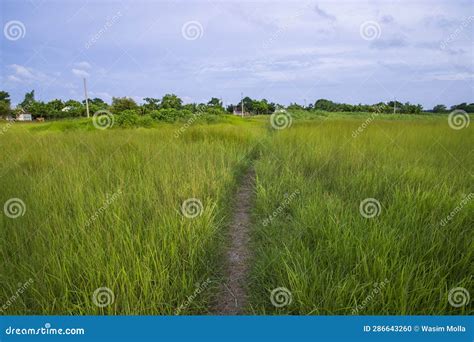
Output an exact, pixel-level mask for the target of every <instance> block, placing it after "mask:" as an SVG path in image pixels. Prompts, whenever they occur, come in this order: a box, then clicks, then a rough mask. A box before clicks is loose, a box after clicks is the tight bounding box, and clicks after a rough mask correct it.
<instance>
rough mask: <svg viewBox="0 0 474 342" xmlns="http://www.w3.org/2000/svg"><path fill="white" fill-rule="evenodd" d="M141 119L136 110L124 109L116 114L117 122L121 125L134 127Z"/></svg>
mask: <svg viewBox="0 0 474 342" xmlns="http://www.w3.org/2000/svg"><path fill="white" fill-rule="evenodd" d="M138 120H139V116H138V114H137V112H136V111H134V110H131V109H129V110H124V111H123V112H120V113H119V114H117V115H116V116H115V123H116V124H117V126H121V127H133V126H136V125H137V123H138Z"/></svg>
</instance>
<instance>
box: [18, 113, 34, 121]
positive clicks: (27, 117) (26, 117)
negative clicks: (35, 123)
mask: <svg viewBox="0 0 474 342" xmlns="http://www.w3.org/2000/svg"><path fill="white" fill-rule="evenodd" d="M32 120H33V117H32V116H31V114H28V113H22V114H19V115H18V116H17V117H16V121H32Z"/></svg>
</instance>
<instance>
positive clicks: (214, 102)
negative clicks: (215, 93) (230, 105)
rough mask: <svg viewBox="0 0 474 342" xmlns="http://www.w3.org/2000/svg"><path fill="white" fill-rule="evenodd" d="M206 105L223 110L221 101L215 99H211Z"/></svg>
mask: <svg viewBox="0 0 474 342" xmlns="http://www.w3.org/2000/svg"><path fill="white" fill-rule="evenodd" d="M207 105H208V106H209V107H214V108H219V109H224V107H223V106H222V101H221V100H220V99H218V98H217V97H213V98H211V100H210V101H209V102H208V103H207Z"/></svg>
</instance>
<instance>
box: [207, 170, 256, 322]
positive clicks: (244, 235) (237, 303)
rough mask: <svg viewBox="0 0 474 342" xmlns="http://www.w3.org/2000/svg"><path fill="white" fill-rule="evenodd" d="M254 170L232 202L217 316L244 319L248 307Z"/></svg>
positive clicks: (244, 180) (244, 178)
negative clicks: (247, 284) (243, 315)
mask: <svg viewBox="0 0 474 342" xmlns="http://www.w3.org/2000/svg"><path fill="white" fill-rule="evenodd" d="M254 184H255V170H254V168H253V166H250V167H249V169H248V170H247V171H246V173H245V174H244V176H243V178H242V181H241V184H240V187H239V188H238V190H237V193H236V194H235V195H234V198H233V203H234V206H233V217H232V220H231V223H230V227H229V238H230V244H229V247H228V248H227V250H226V252H225V256H226V260H225V277H226V278H225V280H224V283H223V284H222V285H221V289H220V292H219V295H218V298H217V304H216V305H215V308H214V310H213V311H214V312H215V313H216V314H218V315H242V314H244V309H245V307H246V305H247V291H246V290H247V288H246V283H247V275H248V270H249V258H250V252H249V246H248V244H249V240H250V224H251V222H250V214H251V211H252V200H253V191H254Z"/></svg>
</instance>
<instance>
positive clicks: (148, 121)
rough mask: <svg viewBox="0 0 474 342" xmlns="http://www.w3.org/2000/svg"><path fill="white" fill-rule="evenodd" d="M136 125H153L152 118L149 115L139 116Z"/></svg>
mask: <svg viewBox="0 0 474 342" xmlns="http://www.w3.org/2000/svg"><path fill="white" fill-rule="evenodd" d="M138 126H141V127H151V126H153V118H152V117H151V116H150V115H144V116H141V117H139V119H138Z"/></svg>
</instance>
